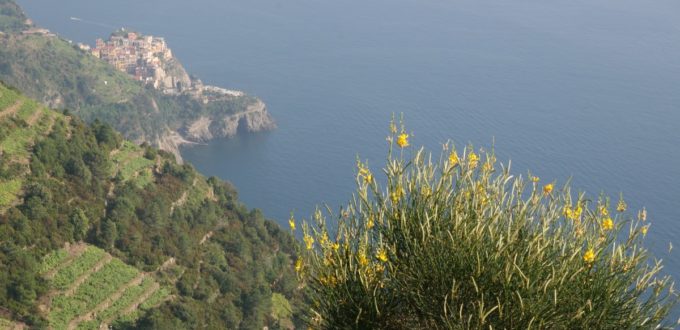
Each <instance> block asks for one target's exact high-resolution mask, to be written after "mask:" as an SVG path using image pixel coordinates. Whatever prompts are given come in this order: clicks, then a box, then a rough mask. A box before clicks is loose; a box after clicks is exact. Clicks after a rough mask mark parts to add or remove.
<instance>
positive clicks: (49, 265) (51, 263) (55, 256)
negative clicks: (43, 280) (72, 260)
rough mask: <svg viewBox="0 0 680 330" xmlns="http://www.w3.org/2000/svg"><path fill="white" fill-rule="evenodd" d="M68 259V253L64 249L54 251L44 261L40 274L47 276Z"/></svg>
mask: <svg viewBox="0 0 680 330" xmlns="http://www.w3.org/2000/svg"><path fill="white" fill-rule="evenodd" d="M67 258H68V252H66V250H64V249H59V250H54V251H52V252H51V253H49V254H48V255H46V256H44V257H43V259H42V266H41V267H40V273H41V274H45V273H47V272H49V271H51V270H53V269H55V268H57V267H58V266H59V265H61V264H62V263H63V262H64V261H65V260H66V259H67Z"/></svg>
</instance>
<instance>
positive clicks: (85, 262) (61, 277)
mask: <svg viewBox="0 0 680 330" xmlns="http://www.w3.org/2000/svg"><path fill="white" fill-rule="evenodd" d="M105 255H106V252H104V251H103V250H101V249H98V248H95V247H89V248H87V249H86V250H85V251H84V252H83V254H81V255H80V256H79V257H78V258H77V259H76V260H74V261H73V263H71V264H69V265H68V266H66V267H64V268H62V269H60V270H59V271H58V272H57V273H56V274H55V275H54V278H53V279H52V286H53V287H54V288H56V289H58V290H65V289H67V288H68V287H69V286H71V285H72V284H73V282H75V280H76V279H78V278H79V277H80V276H82V275H83V274H85V273H87V272H88V271H90V270H91V269H92V268H93V267H94V266H95V265H96V264H97V263H99V262H100V261H102V259H103V258H104V257H105Z"/></svg>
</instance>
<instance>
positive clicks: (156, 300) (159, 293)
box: [139, 288, 170, 310]
mask: <svg viewBox="0 0 680 330" xmlns="http://www.w3.org/2000/svg"><path fill="white" fill-rule="evenodd" d="M168 296H170V291H168V290H167V289H165V288H160V289H158V290H156V291H154V292H153V294H151V296H149V299H147V300H146V301H144V303H143V304H141V305H140V306H139V308H140V309H142V310H148V309H150V308H153V307H156V306H158V305H159V304H160V303H162V302H163V301H165V299H167V298H168Z"/></svg>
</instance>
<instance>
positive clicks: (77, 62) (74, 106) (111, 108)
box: [0, 0, 275, 159]
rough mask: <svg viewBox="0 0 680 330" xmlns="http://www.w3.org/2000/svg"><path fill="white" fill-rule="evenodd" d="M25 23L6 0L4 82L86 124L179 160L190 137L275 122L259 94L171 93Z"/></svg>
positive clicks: (0, 45)
mask: <svg viewBox="0 0 680 330" xmlns="http://www.w3.org/2000/svg"><path fill="white" fill-rule="evenodd" d="M25 22H26V17H25V15H24V14H23V12H22V11H21V9H20V8H19V7H18V6H17V5H16V4H15V3H14V2H13V1H11V0H1V2H0V32H2V33H0V80H2V81H5V82H6V83H8V84H10V85H11V86H14V87H16V88H18V89H19V90H21V91H22V92H24V93H25V94H26V95H28V96H29V97H32V98H34V99H37V100H40V102H42V103H43V104H45V105H47V106H49V107H51V108H56V109H69V110H71V111H73V112H74V113H76V114H77V115H78V116H80V117H81V118H83V119H84V120H85V121H86V122H92V121H94V120H95V119H99V120H100V121H103V122H106V123H108V124H110V125H112V126H113V127H114V128H116V129H117V130H118V131H120V132H122V133H123V135H124V136H125V137H126V138H128V139H130V140H133V141H135V142H138V143H141V142H148V143H150V144H152V145H154V146H158V147H160V148H162V149H164V150H167V151H170V152H173V153H174V154H175V155H176V156H177V157H178V159H180V158H179V152H178V146H179V145H180V144H182V143H187V142H188V141H186V140H191V141H200V142H203V141H206V140H209V139H212V138H222V137H230V136H232V135H234V134H236V133H237V132H238V131H239V130H243V131H250V132H257V131H262V130H269V129H273V128H274V127H275V124H274V121H273V119H272V118H271V116H270V115H269V113H268V112H267V109H266V107H265V106H264V103H263V102H262V101H260V100H259V99H257V98H255V97H252V96H248V95H246V94H237V95H223V97H220V98H217V99H210V100H207V99H204V98H201V97H196V95H195V94H194V93H189V92H186V93H167V92H164V91H162V90H159V89H156V88H154V87H153V86H148V85H145V84H143V83H141V82H139V81H136V80H134V79H133V78H132V76H130V75H128V74H126V73H124V72H121V71H118V70H116V69H115V68H114V67H113V66H112V65H109V64H108V63H106V62H105V61H103V60H100V59H98V58H96V57H95V56H93V55H92V54H91V53H90V52H87V51H83V50H81V49H80V48H78V47H77V46H75V45H73V44H71V43H70V42H68V41H66V40H64V39H62V38H60V37H58V36H56V35H54V34H52V33H51V32H49V31H47V30H45V29H40V28H37V27H35V26H33V25H27V24H26V23H25ZM29 23H30V22H29ZM171 62H172V63H173V65H172V66H169V67H166V69H168V68H170V67H172V68H175V69H173V70H172V71H177V70H179V69H177V68H181V64H180V63H179V62H178V61H177V60H176V59H174V58H173V59H172V61H171ZM168 70H170V69H168ZM179 71H183V69H181V70H179ZM183 74H184V73H183ZM205 122H208V123H209V124H208V125H207V126H206V127H203V128H204V129H203V130H201V131H200V134H197V133H196V132H197V130H196V129H195V127H196V126H201V125H202V123H205ZM192 127H194V129H191V128H192ZM190 132H191V133H190Z"/></svg>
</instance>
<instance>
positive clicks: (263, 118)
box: [155, 100, 276, 161]
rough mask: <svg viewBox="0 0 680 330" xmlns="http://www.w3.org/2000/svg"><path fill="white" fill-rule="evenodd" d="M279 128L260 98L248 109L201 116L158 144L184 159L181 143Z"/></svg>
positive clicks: (161, 138)
mask: <svg viewBox="0 0 680 330" xmlns="http://www.w3.org/2000/svg"><path fill="white" fill-rule="evenodd" d="M275 128H276V123H275V122H274V119H273V118H272V116H271V115H270V114H269V112H268V111H267V107H266V105H265V104H264V102H262V101H260V100H257V101H256V102H254V103H253V104H251V105H249V106H248V107H247V109H246V111H243V112H239V113H235V114H231V115H226V116H221V117H213V118H211V117H208V116H201V117H199V118H198V119H196V120H194V121H193V122H191V123H189V124H187V125H185V126H184V127H182V128H181V129H179V130H177V131H173V130H168V132H167V133H166V134H165V135H163V136H161V137H159V138H158V139H157V140H156V143H155V144H156V145H157V146H158V147H159V148H160V149H162V150H165V151H168V152H171V153H173V154H174V155H175V157H176V158H177V160H178V161H181V160H182V157H181V155H180V152H179V147H180V146H181V145H187V144H198V143H205V142H208V141H210V140H213V139H216V138H230V137H233V136H235V135H236V134H238V133H239V132H248V133H255V132H262V131H268V130H272V129H275Z"/></svg>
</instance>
